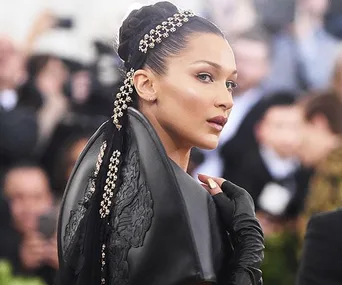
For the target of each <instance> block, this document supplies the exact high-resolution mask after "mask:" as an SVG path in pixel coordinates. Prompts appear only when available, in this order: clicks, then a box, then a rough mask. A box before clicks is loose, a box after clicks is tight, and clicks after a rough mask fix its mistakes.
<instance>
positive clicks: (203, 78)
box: [196, 73, 214, 83]
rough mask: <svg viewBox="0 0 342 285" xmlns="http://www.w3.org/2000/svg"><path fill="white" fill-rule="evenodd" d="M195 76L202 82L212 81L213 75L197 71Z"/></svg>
mask: <svg viewBox="0 0 342 285" xmlns="http://www.w3.org/2000/svg"><path fill="white" fill-rule="evenodd" d="M196 77H197V78H198V79H199V80H201V81H203V82H208V83H209V82H214V80H213V77H212V76H211V75H210V74H208V73H199V74H197V75H196Z"/></svg>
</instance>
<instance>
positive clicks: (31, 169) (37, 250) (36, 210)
mask: <svg viewBox="0 0 342 285" xmlns="http://www.w3.org/2000/svg"><path fill="white" fill-rule="evenodd" d="M3 193H4V196H5V198H6V200H7V202H8V206H9V211H10V215H11V219H12V222H11V225H10V229H8V232H9V234H8V235H7V239H6V240H4V241H3V242H2V243H1V246H0V256H2V257H5V258H7V259H8V260H9V261H10V262H11V264H12V266H13V269H14V272H15V274H18V275H24V276H36V277H40V278H42V279H43V280H44V281H45V282H46V283H47V284H53V281H54V278H55V274H56V270H57V269H58V259H57V246H56V233H55V232H56V231H55V225H56V214H57V212H56V211H55V210H54V207H53V197H52V194H51V189H50V186H49V180H48V177H47V175H46V174H45V172H44V171H43V170H42V169H41V168H40V167H39V166H37V165H35V164H33V163H25V164H20V165H17V166H14V167H12V168H11V169H9V171H8V172H7V173H6V175H5V177H4V185H3ZM5 249H6V250H5ZM4 252H6V254H4ZM4 255H5V256H4Z"/></svg>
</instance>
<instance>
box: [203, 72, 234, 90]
mask: <svg viewBox="0 0 342 285" xmlns="http://www.w3.org/2000/svg"><path fill="white" fill-rule="evenodd" d="M196 77H197V78H198V79H199V80H201V81H203V82H206V83H209V82H214V79H213V77H212V75H211V74H209V73H199V74H197V75H196ZM201 77H202V78H201ZM203 77H206V79H208V80H209V81H208V80H206V79H203ZM226 87H227V89H229V90H233V89H235V88H236V87H237V83H236V82H234V81H231V80H229V81H227V82H226Z"/></svg>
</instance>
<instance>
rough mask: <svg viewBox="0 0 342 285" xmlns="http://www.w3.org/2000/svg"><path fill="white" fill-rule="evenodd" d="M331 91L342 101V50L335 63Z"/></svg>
mask: <svg viewBox="0 0 342 285" xmlns="http://www.w3.org/2000/svg"><path fill="white" fill-rule="evenodd" d="M341 48H342V46H341ZM330 89H331V91H332V92H333V93H334V94H336V95H337V96H338V97H339V98H340V99H341V100H342V50H341V52H340V54H339V57H338V58H337V60H336V62H335V68H334V73H333V77H332V80H331V86H330Z"/></svg>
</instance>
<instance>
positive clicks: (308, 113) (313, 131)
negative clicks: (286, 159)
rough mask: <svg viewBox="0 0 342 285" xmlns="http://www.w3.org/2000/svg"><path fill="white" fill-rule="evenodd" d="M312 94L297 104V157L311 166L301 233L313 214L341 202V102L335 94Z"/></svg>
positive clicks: (330, 208) (341, 204)
mask: <svg viewBox="0 0 342 285" xmlns="http://www.w3.org/2000/svg"><path fill="white" fill-rule="evenodd" d="M311 96H312V98H306V99H303V101H302V102H301V103H300V104H299V108H300V110H301V112H302V116H301V125H300V127H299V128H298V134H299V135H300V137H301V143H300V144H299V148H298V150H297V152H298V157H299V159H300V160H301V162H302V163H303V165H305V166H307V167H312V168H313V169H314V174H313V176H312V177H311V179H310V182H309V192H308V196H307V200H306V202H305V208H304V213H303V217H302V220H301V221H300V225H299V226H300V227H299V230H300V234H301V236H302V237H303V236H304V233H305V229H306V224H307V221H308V219H309V218H310V217H311V216H312V215H313V214H316V213H320V212H323V211H330V210H334V209H336V208H337V207H341V206H342V112H341V110H342V102H341V100H339V98H338V97H337V96H336V95H335V94H319V95H315V96H314V95H311Z"/></svg>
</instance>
